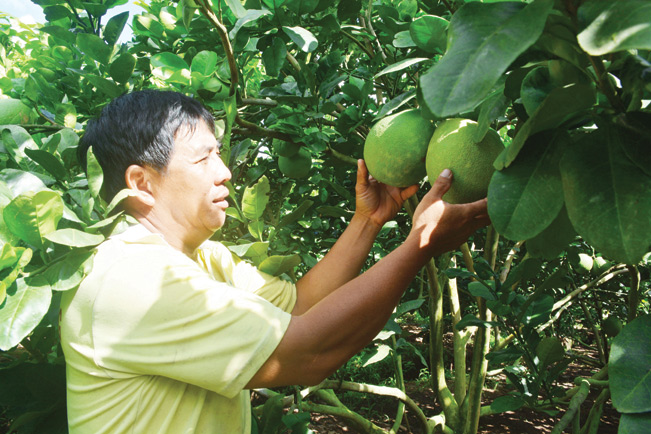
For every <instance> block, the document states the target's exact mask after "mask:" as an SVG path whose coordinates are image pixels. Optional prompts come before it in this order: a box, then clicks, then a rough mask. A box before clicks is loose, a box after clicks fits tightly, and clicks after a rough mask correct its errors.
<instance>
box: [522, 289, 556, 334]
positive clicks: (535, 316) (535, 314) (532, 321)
mask: <svg viewBox="0 0 651 434" xmlns="http://www.w3.org/2000/svg"><path fill="white" fill-rule="evenodd" d="M553 307H554V298H553V297H551V296H549V295H546V294H545V295H543V296H542V297H539V298H537V299H536V300H535V301H534V302H533V303H531V304H530V305H529V307H528V308H527V311H526V312H525V314H524V317H523V320H522V323H523V324H524V325H528V326H529V327H536V326H538V325H540V324H543V323H545V322H547V321H549V318H550V316H551V313H552V309H553Z"/></svg>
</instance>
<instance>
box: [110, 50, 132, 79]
mask: <svg viewBox="0 0 651 434" xmlns="http://www.w3.org/2000/svg"><path fill="white" fill-rule="evenodd" d="M135 67H136V58H135V56H134V55H133V54H130V53H123V54H121V55H120V56H118V58H117V59H115V60H114V61H113V62H111V66H110V67H109V74H110V75H111V78H112V79H113V80H115V81H116V82H118V83H126V82H127V81H129V78H131V74H133V71H134V69H135Z"/></svg>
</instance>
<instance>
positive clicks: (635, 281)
mask: <svg viewBox="0 0 651 434" xmlns="http://www.w3.org/2000/svg"><path fill="white" fill-rule="evenodd" d="M626 269H627V270H628V272H629V273H631V289H630V290H629V291H628V317H627V321H628V322H631V321H633V320H634V319H635V317H636V316H637V305H638V304H639V302H640V301H639V292H640V270H638V269H637V267H636V266H635V265H627V266H626Z"/></svg>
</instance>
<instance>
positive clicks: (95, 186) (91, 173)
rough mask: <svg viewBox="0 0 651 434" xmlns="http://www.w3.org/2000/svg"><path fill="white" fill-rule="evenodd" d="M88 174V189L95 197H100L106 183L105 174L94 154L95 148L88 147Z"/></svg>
mask: <svg viewBox="0 0 651 434" xmlns="http://www.w3.org/2000/svg"><path fill="white" fill-rule="evenodd" d="M86 173H87V174H88V175H87V176H88V189H89V190H90V193H91V194H92V195H93V197H99V194H100V191H101V189H102V183H103V182H104V172H103V171H102V166H100V164H99V161H97V157H95V154H94V153H93V148H92V147H88V151H86Z"/></svg>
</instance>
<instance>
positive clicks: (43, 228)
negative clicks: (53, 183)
mask: <svg viewBox="0 0 651 434" xmlns="http://www.w3.org/2000/svg"><path fill="white" fill-rule="evenodd" d="M62 216H63V200H62V199H61V196H60V195H59V194H58V193H56V192H54V191H47V190H46V191H40V192H38V193H31V192H29V193H25V194H21V195H20V196H18V197H16V198H15V199H14V200H12V201H11V202H10V203H9V205H7V206H6V207H5V209H4V211H3V217H4V221H5V224H6V225H7V227H8V228H9V230H11V232H13V233H14V234H15V235H16V236H17V237H19V238H20V239H21V240H23V241H25V242H26V243H28V244H31V245H33V246H37V247H43V237H44V236H45V235H47V234H49V233H50V232H54V231H55V230H56V226H57V224H58V223H59V220H61V217H62Z"/></svg>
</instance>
